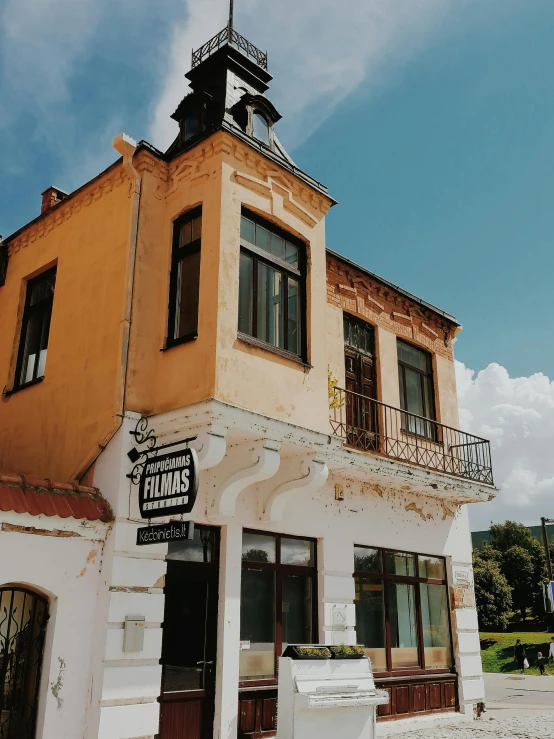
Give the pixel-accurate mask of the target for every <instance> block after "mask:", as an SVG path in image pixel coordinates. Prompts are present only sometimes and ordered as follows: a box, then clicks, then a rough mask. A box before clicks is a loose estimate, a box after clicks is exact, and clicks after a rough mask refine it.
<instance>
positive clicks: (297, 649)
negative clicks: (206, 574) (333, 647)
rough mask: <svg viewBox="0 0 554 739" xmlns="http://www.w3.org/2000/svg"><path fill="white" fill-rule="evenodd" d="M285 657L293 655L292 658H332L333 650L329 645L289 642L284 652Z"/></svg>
mask: <svg viewBox="0 0 554 739" xmlns="http://www.w3.org/2000/svg"><path fill="white" fill-rule="evenodd" d="M283 657H291V658H292V659H331V652H330V651H329V649H328V648H327V647H318V646H310V645H306V646H300V645H297V644H289V645H288V647H287V648H286V649H285V651H284V652H283Z"/></svg>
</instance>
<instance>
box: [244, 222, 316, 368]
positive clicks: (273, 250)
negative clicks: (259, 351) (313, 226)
mask: <svg viewBox="0 0 554 739" xmlns="http://www.w3.org/2000/svg"><path fill="white" fill-rule="evenodd" d="M240 244H241V249H240V270H239V316H238V331H239V338H242V339H245V340H248V339H254V340H255V342H254V343H257V344H259V345H260V346H262V347H265V348H271V349H272V350H274V351H276V352H277V353H279V354H281V355H283V356H288V357H291V358H294V359H296V360H298V359H299V358H300V359H303V360H304V359H305V358H306V318H305V315H306V313H305V304H306V297H305V296H306V277H305V245H304V244H303V243H302V242H301V241H300V240H298V239H295V238H294V237H293V236H291V235H290V234H289V233H287V232H286V231H283V230H282V229H280V228H278V227H276V226H275V225H273V224H271V223H268V222H267V221H266V220H264V219H262V218H260V217H259V216H256V215H254V214H253V213H250V212H249V211H246V210H243V212H242V217H241V232H240Z"/></svg>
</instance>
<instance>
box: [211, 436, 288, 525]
mask: <svg viewBox="0 0 554 739" xmlns="http://www.w3.org/2000/svg"><path fill="white" fill-rule="evenodd" d="M280 446H281V445H280V444H279V443H278V442H274V441H265V442H264V444H263V446H260V447H257V448H255V449H254V450H253V452H252V461H253V463H254V464H253V465H252V466H250V467H246V468H245V469H242V470H239V471H238V472H235V473H234V474H233V475H231V476H230V477H228V478H227V479H226V480H224V481H223V483H222V484H221V487H220V488H219V491H218V492H217V493H216V497H215V500H214V502H213V509H214V512H215V513H216V514H220V515H224V516H233V515H234V513H235V505H236V502H237V499H238V497H239V495H240V494H241V493H242V491H243V490H245V489H246V488H247V487H248V486H249V485H254V484H255V483H257V482H262V481H263V480H268V479H269V478H270V477H273V475H274V474H275V473H276V472H277V470H278V469H279V464H280V462H281V455H280V454H279V449H280Z"/></svg>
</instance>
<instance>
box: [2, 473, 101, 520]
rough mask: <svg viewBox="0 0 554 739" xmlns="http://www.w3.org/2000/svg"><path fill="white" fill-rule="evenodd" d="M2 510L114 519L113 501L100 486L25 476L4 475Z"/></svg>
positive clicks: (90, 518) (89, 518) (80, 517)
mask: <svg viewBox="0 0 554 739" xmlns="http://www.w3.org/2000/svg"><path fill="white" fill-rule="evenodd" d="M0 511H15V512H16V513H30V514H31V515H32V516H40V515H44V516H60V518H77V519H83V518H85V519H87V521H103V522H104V523H108V522H109V521H113V513H112V510H111V508H110V504H109V503H108V501H107V500H106V499H105V498H103V497H102V496H101V495H100V492H99V491H98V490H97V489H96V488H88V487H84V486H83V485H71V484H70V483H66V482H51V481H50V480H37V479H36V478H32V477H26V476H25V475H0Z"/></svg>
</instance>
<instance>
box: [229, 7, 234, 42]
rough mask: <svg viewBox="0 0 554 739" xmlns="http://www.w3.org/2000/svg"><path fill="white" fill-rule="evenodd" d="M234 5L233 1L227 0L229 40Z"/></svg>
mask: <svg viewBox="0 0 554 739" xmlns="http://www.w3.org/2000/svg"><path fill="white" fill-rule="evenodd" d="M234 5H235V3H234V0H229V38H231V32H232V30H233V15H234V9H235V8H234Z"/></svg>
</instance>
